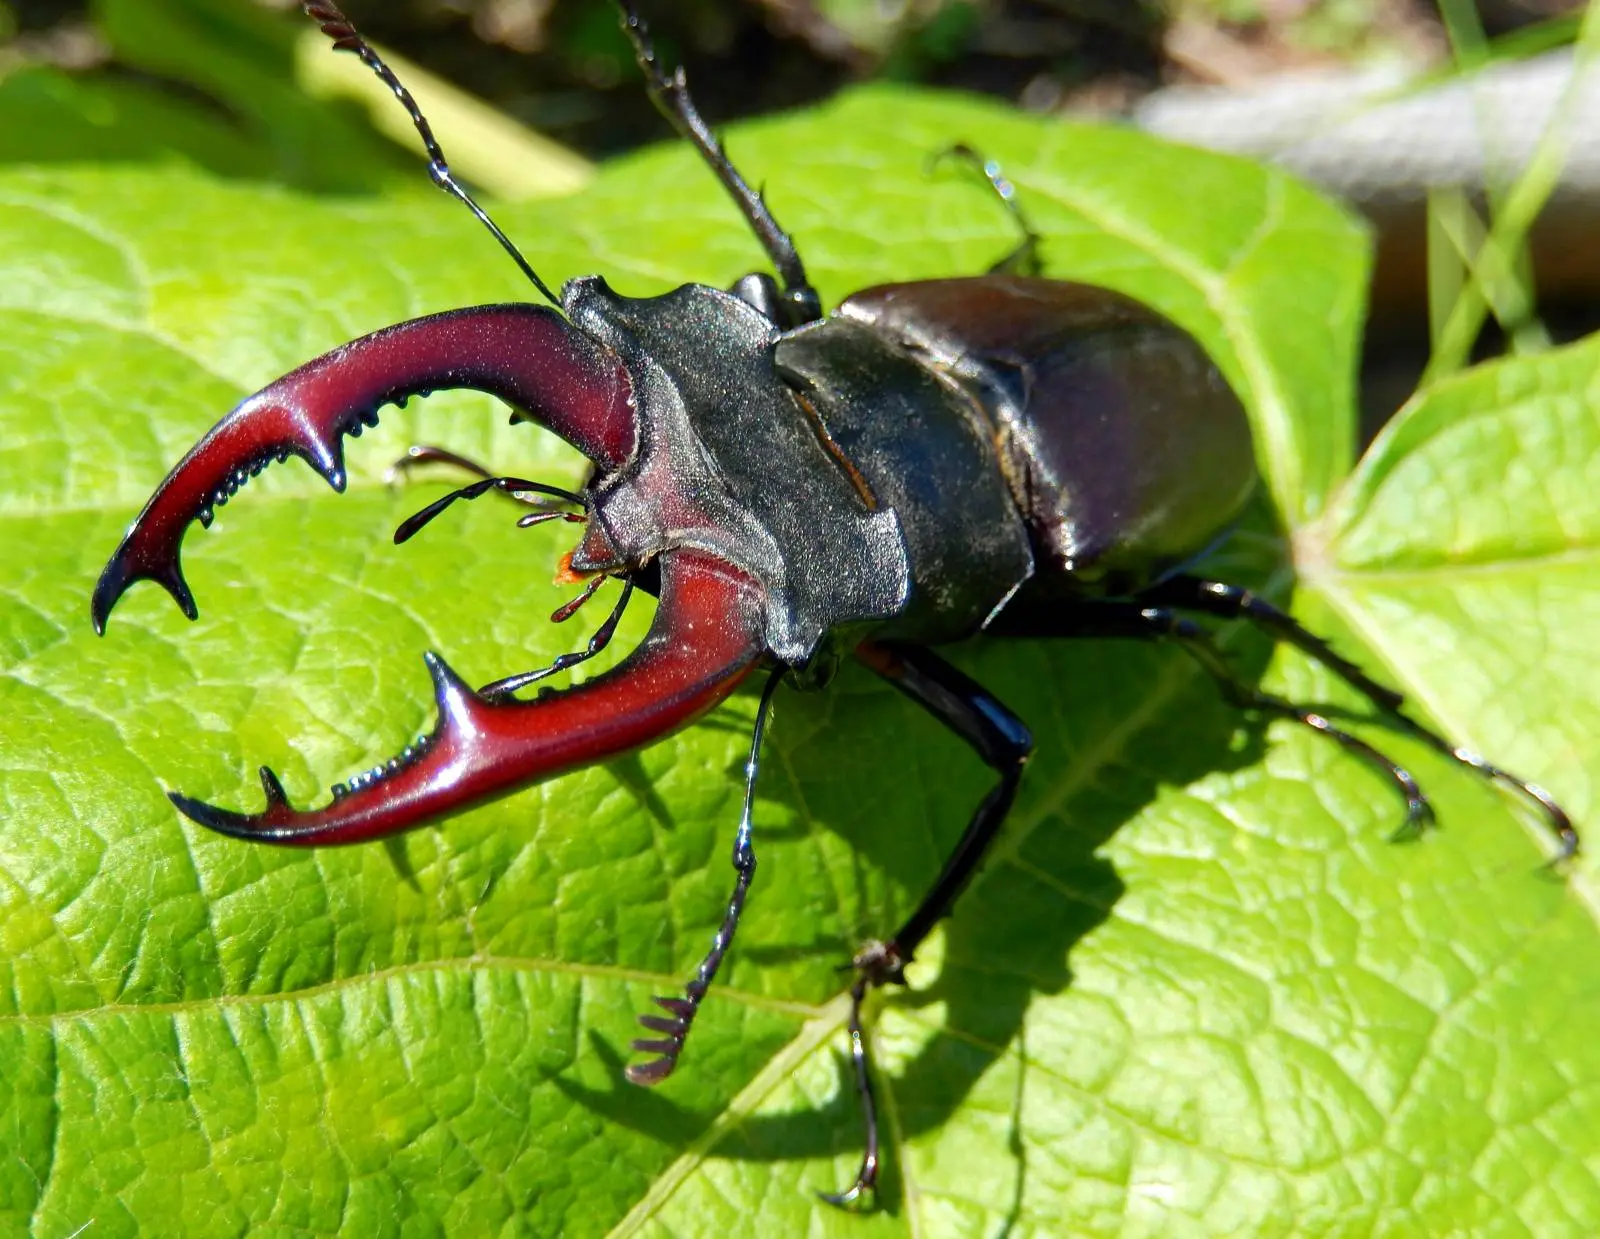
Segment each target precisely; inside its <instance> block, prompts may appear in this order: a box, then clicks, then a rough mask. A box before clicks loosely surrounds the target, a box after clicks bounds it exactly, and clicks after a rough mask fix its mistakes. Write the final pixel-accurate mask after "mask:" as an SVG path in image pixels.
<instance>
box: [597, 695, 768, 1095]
mask: <svg viewBox="0 0 1600 1239" xmlns="http://www.w3.org/2000/svg"><path fill="white" fill-rule="evenodd" d="M787 670H788V668H787V667H784V666H781V665H780V666H778V667H777V668H775V669H774V670H773V672H772V674H771V675H769V676H768V677H767V686H766V688H765V689H763V690H762V692H761V704H760V705H758V706H757V707H756V722H755V726H754V727H753V728H752V729H751V733H750V759H749V761H747V762H746V763H745V768H744V812H743V814H742V815H741V816H740V818H739V830H738V833H737V834H736V835H735V836H734V840H733V868H734V873H735V875H736V876H735V878H734V884H733V894H732V895H730V896H729V897H728V910H727V912H725V913H724V914H723V917H722V924H721V925H719V926H717V932H716V934H715V935H714V936H713V937H712V939H711V949H710V950H709V951H707V952H706V954H705V958H704V959H702V960H701V961H700V967H699V968H697V969H696V970H695V974H694V977H693V978H692V979H691V980H690V981H689V983H688V984H687V985H685V986H684V987H683V996H682V997H664V996H662V995H660V994H657V995H656V996H655V998H654V999H653V1001H654V1002H655V1004H656V1006H658V1007H660V1008H661V1009H662V1010H663V1011H665V1012H667V1013H668V1016H670V1017H671V1018H667V1016H660V1015H641V1016H640V1017H639V1023H640V1024H642V1025H643V1026H644V1027H645V1028H647V1029H649V1030H650V1031H651V1032H653V1033H657V1034H659V1036H657V1037H639V1038H637V1039H635V1041H634V1042H633V1048H634V1049H635V1050H637V1051H638V1052H639V1053H641V1054H654V1055H655V1056H656V1057H654V1058H652V1059H650V1060H649V1061H648V1062H643V1063H634V1064H633V1065H631V1066H630V1067H629V1068H628V1069H627V1076H628V1079H630V1080H632V1081H633V1082H634V1083H635V1084H660V1083H661V1081H663V1080H665V1079H666V1078H667V1077H668V1076H669V1075H671V1074H672V1070H673V1068H674V1067H676V1066H677V1065H678V1058H679V1056H680V1055H682V1053H683V1044H684V1042H685V1041H686V1040H687V1039H688V1036H689V1029H690V1027H691V1026H692V1025H693V1024H694V1017H695V1016H696V1015H698V1014H699V1012H700V1004H701V1003H702V1002H703V1001H705V996H706V992H707V991H708V990H709V989H710V988H711V982H712V981H713V980H714V979H715V978H716V975H717V969H718V968H720V967H721V966H722V960H723V957H724V956H725V955H727V953H728V948H729V947H730V946H731V945H733V935H734V932H735V931H736V930H737V929H738V928H739V916H740V914H741V913H742V912H743V911H744V900H745V896H746V895H747V894H748V893H749V891H750V881H751V879H752V878H754V877H755V874H756V852H755V844H754V839H753V837H752V835H753V831H752V826H751V820H750V816H751V813H752V811H753V810H754V808H755V800H756V775H757V774H758V773H759V772H760V769H761V739H762V737H763V736H764V735H765V734H766V729H767V713H768V711H769V710H770V709H771V708H772V695H773V693H775V692H776V691H777V688H778V685H779V683H781V682H782V680H783V676H784V673H785V672H786V671H787Z"/></svg>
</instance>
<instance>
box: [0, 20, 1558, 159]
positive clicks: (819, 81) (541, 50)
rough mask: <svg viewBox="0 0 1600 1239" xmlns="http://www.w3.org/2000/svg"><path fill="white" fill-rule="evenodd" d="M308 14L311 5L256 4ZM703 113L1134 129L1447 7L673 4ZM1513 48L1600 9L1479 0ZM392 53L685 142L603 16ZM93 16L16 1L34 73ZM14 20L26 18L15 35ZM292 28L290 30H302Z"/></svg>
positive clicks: (576, 124) (420, 25)
mask: <svg viewBox="0 0 1600 1239" xmlns="http://www.w3.org/2000/svg"><path fill="white" fill-rule="evenodd" d="M238 2H239V4H241V5H249V4H252V3H259V4H262V5H263V7H267V8H276V9H284V10H289V9H293V8H295V7H297V6H296V5H295V4H294V3H293V0H238ZM640 7H641V8H642V10H643V11H644V13H645V16H646V17H647V19H648V20H649V21H650V22H651V25H652V27H653V29H654V30H655V32H656V36H657V41H658V43H659V45H660V47H661V50H662V51H663V53H664V54H665V56H666V57H667V58H668V59H669V60H681V61H682V62H683V63H684V64H685V65H686V67H687V68H688V71H689V73H690V78H691V81H692V82H693V85H694V90H695V95H696V98H697V99H698V101H699V103H700V106H701V110H702V111H703V112H704V113H705V114H706V115H707V116H709V117H713V118H715V119H716V120H718V121H722V122H726V121H729V120H733V119H736V118H738V117H742V116H749V115H753V114H760V113H766V112H772V111H776V110H780V109H784V108H791V107H795V106H799V105H801V104H805V103H809V102H812V101H815V100H817V99H820V98H822V97H824V96H826V95H828V94H830V93H831V92H833V91H835V90H837V89H838V88H839V87H840V86H842V85H844V84H846V83H848V82H851V81H856V80H861V79H864V78H891V79H895V80H903V81H915V82H921V83H926V84H930V85H938V86H945V87H954V88H959V89H964V90H973V91H979V92H982V93H985V94H991V95H997V96H1000V97H1003V98H1006V99H1009V100H1011V101H1013V102H1016V103H1019V104H1020V105H1022V106H1023V107H1027V108H1030V109H1032V110H1036V111H1048V110H1053V109H1059V108H1072V109H1074V110H1079V111H1093V112H1111V113H1115V112H1117V111H1119V110H1121V109H1122V108H1123V107H1125V106H1126V105H1127V104H1128V103H1129V102H1131V101H1132V100H1133V99H1136V98H1137V97H1139V96H1140V95H1141V94H1143V93H1145V92H1148V91H1150V90H1153V89H1156V88H1158V87H1159V86H1161V85H1163V84H1165V83H1168V82H1172V81H1212V82H1222V83H1242V82H1245V81H1248V80H1250V79H1252V78H1256V77H1260V76H1264V75H1267V74H1270V73H1272V72H1275V71H1278V70H1281V69H1283V68H1287V67H1294V66H1299V65H1306V64H1318V63H1329V62H1334V63H1339V62H1353V61H1358V60H1362V59H1366V58H1370V57H1372V56H1377V55H1383V56H1390V57H1393V56H1401V57H1404V58H1406V59H1409V60H1412V61H1415V62H1417V63H1423V64H1426V63H1436V62H1438V61H1440V60H1441V59H1443V58H1444V57H1445V56H1446V54H1447V42H1446V39H1445V35H1444V31H1443V29H1442V26H1441V24H1440V21H1439V17H1438V13H1437V11H1436V9H1435V7H1434V5H1433V3H1432V2H1431V0H1169V2H1167V3H1162V2H1160V0H672V3H666V2H664V0H662V2H657V3H649V2H648V0H645V2H643V3H641V6H640ZM1476 7H1477V9H1478V12H1479V14H1480V17H1481V19H1482V22H1483V24H1484V27H1485V29H1486V30H1487V32H1488V33H1489V34H1490V35H1491V36H1494V35H1499V34H1503V33H1506V32H1508V31H1511V30H1514V29H1517V28H1518V27H1521V26H1525V25H1527V24H1529V23H1532V22H1537V21H1542V20H1545V19H1548V18H1550V17H1553V16H1557V15H1559V14H1562V13H1571V12H1574V11H1576V10H1578V9H1581V7H1582V4H1581V0H1479V2H1478V4H1477V6H1476ZM344 8H345V9H346V11H347V13H348V14H349V16H350V17H351V18H352V19H353V20H354V21H355V22H356V23H357V25H358V26H360V27H361V28H362V30H363V31H364V32H365V33H366V34H367V35H368V36H369V37H370V38H372V39H373V40H374V41H375V42H377V43H380V44H383V45H386V46H388V47H391V48H393V49H395V50H397V51H399V52H401V53H402V54H403V55H405V56H407V57H409V58H411V59H412V60H415V61H416V62H417V63H419V64H421V65H423V66H425V67H426V68H428V69H429V70H431V71H432V72H434V73H437V74H439V75H440V76H442V77H445V78H447V79H449V80H450V81H453V82H455V83H457V84H458V85H460V86H462V87H464V88H466V89H468V90H470V91H472V92H473V93H475V94H477V95H480V96H481V97H483V98H485V99H487V100H489V101H490V102H492V103H494V104H495V105H496V106H497V107H499V108H501V109H502V110H504V111H506V112H508V113H509V114H511V115H513V116H515V117H517V118H518V119H519V120H522V121H523V122H524V123H526V124H528V125H530V126H532V127H533V128H535V129H538V130H539V131H540V132H542V133H544V134H546V135H548V136H550V137H552V138H554V139H556V140H557V141H559V142H562V143H564V144H567V145H569V146H571V147H573V148H574V149H576V150H578V151H581V152H582V153H584V154H586V155H589V156H591V157H599V156H604V155H607V154H611V153H615V152H617V151H620V150H626V149H629V148H631V147H634V146H637V145H640V144H641V143H644V142H647V141H651V140H654V139H658V138H661V137H664V136H666V134H667V130H666V127H665V124H664V123H663V122H662V121H661V120H660V119H659V118H658V117H657V116H656V115H655V114H654V112H653V111H652V110H651V108H650V106H649V103H648V101H647V100H646V99H645V98H644V97H643V95H642V92H640V90H639V89H638V86H637V81H638V79H637V73H636V70H635V69H634V67H633V64H632V61H631V58H630V56H629V54H628V50H627V46H626V44H625V43H624V41H623V39H622V36H621V34H620V32H619V31H618V29H617V23H616V17H615V14H614V12H613V10H612V7H611V5H610V4H609V3H604V2H602V0H345V3H344ZM95 10H96V6H95V5H93V4H90V3H88V0H11V2H10V3H9V4H7V3H4V2H3V0H0V34H3V33H5V32H6V27H7V26H9V27H10V36H11V37H10V40H9V42H10V46H11V47H12V48H13V49H14V50H16V51H18V52H20V53H21V54H22V55H23V56H24V57H25V58H27V59H28V60H30V61H34V62H40V61H42V62H45V63H51V64H55V65H57V66H60V67H65V68H70V69H73V70H76V71H90V70H96V71H101V72H106V71H110V72H116V71H118V69H119V68H124V69H125V70H126V71H128V72H134V71H135V70H134V69H133V68H132V67H131V66H119V65H118V63H117V60H116V57H115V55H114V53H113V51H112V49H111V45H110V43H109V42H107V41H106V40H105V39H103V38H101V37H100V36H99V34H98V31H97V26H96V20H95V18H96V12H95ZM8 12H9V16H10V20H9V22H7V21H5V15H6V14H7V13H8ZM285 20H287V18H286V19H285Z"/></svg>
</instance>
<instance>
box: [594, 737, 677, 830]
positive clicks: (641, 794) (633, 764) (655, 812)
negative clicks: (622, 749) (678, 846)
mask: <svg viewBox="0 0 1600 1239" xmlns="http://www.w3.org/2000/svg"><path fill="white" fill-rule="evenodd" d="M606 770H607V771H608V772H609V773H610V774H611V777H612V778H614V779H616V781H617V782H618V783H620V784H621V785H622V787H623V789H624V790H625V791H626V792H627V793H628V794H629V795H630V796H632V797H633V799H634V801H635V803H637V804H638V806H639V807H640V808H641V809H643V810H644V812H645V813H646V815H647V816H648V817H649V818H650V820H651V821H652V822H654V823H655V824H656V825H657V826H659V827H661V829H662V830H673V829H675V827H676V823H675V822H674V821H673V820H672V811H671V810H670V809H668V808H667V802H666V801H665V800H664V799H662V797H661V793H660V792H658V791H657V790H656V787H655V784H654V783H652V782H651V780H650V776H649V775H648V774H647V773H646V772H645V768H644V763H643V762H642V761H640V759H639V754H637V753H627V754H624V755H623V756H621V757H616V758H613V759H612V760H611V761H608V762H606Z"/></svg>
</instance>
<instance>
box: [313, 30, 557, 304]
mask: <svg viewBox="0 0 1600 1239" xmlns="http://www.w3.org/2000/svg"><path fill="white" fill-rule="evenodd" d="M301 7H302V8H304V9H305V11H306V16H307V17H309V18H311V20H312V21H314V22H316V23H317V24H318V25H319V26H321V27H322V33H323V34H325V35H327V36H328V37H329V38H330V39H332V40H333V46H334V50H335V51H340V52H354V53H355V54H356V55H357V56H359V57H360V58H361V63H362V64H364V65H366V66H367V68H369V69H371V70H372V71H373V73H375V74H376V75H377V77H378V80H379V81H381V82H382V83H383V84H384V85H385V86H387V87H388V88H389V89H390V90H391V91H393V92H394V97H395V98H396V99H398V100H399V101H400V106H401V107H403V108H405V110H406V114H407V115H408V116H410V117H411V123H412V124H413V125H415V126H416V129H417V133H418V135H419V136H420V137H421V138H422V145H423V147H424V148H425V149H426V150H427V152H428V175H429V176H431V177H433V183H434V184H435V185H437V186H438V187H439V188H440V189H442V190H444V191H445V193H447V194H449V195H450V196H451V197H452V198H455V199H456V200H457V201H458V202H460V203H461V204H462V205H463V206H465V207H466V208H467V210H469V211H471V212H472V213H473V214H474V215H475V216H477V217H478V222H479V223H480V224H482V225H483V226H484V227H485V228H487V229H488V230H489V231H490V233H492V234H493V236H494V239H495V240H496V241H498V242H500V246H501V248H502V249H504V250H505V252H506V253H508V254H510V255H511V259H512V261H513V262H515V263H516V264H517V266H519V267H521V268H522V274H523V275H525V276H527V277H528V279H530V280H532V281H533V286H534V287H535V288H537V289H538V290H539V291H540V292H541V293H543V294H544V298H545V300H546V301H548V302H549V303H550V304H551V305H553V306H555V307H556V309H558V310H559V309H561V298H559V297H557V296H556V295H555V294H554V293H553V292H551V291H550V289H549V287H548V286H547V285H546V284H545V282H544V281H543V280H541V279H540V278H539V273H538V272H537V271H535V270H534V269H533V268H532V267H531V266H529V265H528V260H527V259H526V258H524V257H523V256H522V251H521V250H519V249H518V248H517V247H516V246H515V245H513V244H512V243H511V238H510V237H508V236H506V234H505V233H503V232H501V231H500V226H499V225H498V224H496V223H495V222H494V220H492V219H490V218H489V213H488V212H487V211H485V210H484V209H483V208H482V207H481V206H479V205H478V204H477V202H476V201H475V200H474V199H473V197H472V195H471V194H469V193H468V192H467V191H466V190H465V189H463V188H462V187H461V183H460V182H459V181H457V180H456V178H455V174H454V173H452V172H451V171H450V164H449V161H448V160H446V159H445V157H444V148H443V147H441V146H440V145H439V141H438V139H437V138H435V137H434V136H433V126H432V125H430V124H428V118H427V117H426V116H424V115H423V114H422V109H421V108H420V107H418V106H417V101H416V100H415V99H413V98H412V97H411V92H410V91H409V90H407V89H406V88H405V86H404V85H403V84H402V83H401V81H400V79H399V78H398V77H396V76H395V73H394V70H393V69H391V68H390V67H389V66H388V65H386V64H385V63H384V61H383V57H382V56H380V55H378V53H377V52H375V51H373V50H372V45H371V44H370V43H368V42H367V41H366V40H365V39H364V38H362V37H361V32H360V31H358V30H357V29H356V28H355V25H354V24H353V23H352V22H351V20H350V19H349V18H348V17H346V16H345V15H344V13H343V12H341V11H340V9H339V6H338V5H336V4H332V3H329V2H328V0H304V3H303V4H302V5H301Z"/></svg>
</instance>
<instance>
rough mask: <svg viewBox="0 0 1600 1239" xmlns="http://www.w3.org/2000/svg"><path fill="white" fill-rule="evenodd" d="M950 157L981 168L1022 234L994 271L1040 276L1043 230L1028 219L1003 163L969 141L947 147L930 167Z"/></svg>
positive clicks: (994, 267) (982, 174)
mask: <svg viewBox="0 0 1600 1239" xmlns="http://www.w3.org/2000/svg"><path fill="white" fill-rule="evenodd" d="M946 159H958V160H960V161H961V162H962V163H964V164H967V165H968V166H969V167H971V168H973V169H974V170H976V171H977V173H978V175H980V176H981V177H983V179H984V180H986V181H988V182H989V188H991V189H993V190H994V192H995V196H996V197H998V198H999V199H1000V202H1001V204H1002V205H1003V206H1004V207H1005V209H1006V210H1007V212H1009V213H1010V215H1011V220H1012V222H1013V223H1014V224H1016V226H1017V230H1018V231H1019V232H1021V233H1022V241H1021V242H1020V243H1019V244H1018V245H1017V248H1016V249H1014V250H1012V251H1011V252H1010V253H1009V254H1007V255H1006V256H1005V257H1004V258H1002V259H1001V260H1000V261H999V262H997V263H995V264H994V266H992V267H990V268H989V272H990V274H991V275H992V274H994V273H996V272H1008V273H1009V272H1016V271H1021V272H1023V273H1024V274H1026V275H1038V274H1039V273H1040V272H1041V271H1042V270H1043V267H1042V266H1041V265H1040V262H1039V241H1040V237H1039V233H1038V232H1037V231H1036V230H1035V228H1034V226H1033V223H1032V221H1031V220H1029V219H1028V216H1027V213H1026V212H1024V211H1023V209H1022V203H1021V201H1020V200H1019V199H1018V197H1017V187H1016V186H1015V185H1013V184H1012V183H1011V181H1010V180H1009V179H1008V178H1007V176H1006V174H1005V173H1004V172H1003V171H1002V170H1001V168H1000V165H999V163H998V162H996V161H995V160H993V159H985V158H984V157H983V156H982V155H980V154H979V153H978V152H977V151H975V150H973V148H972V147H970V146H968V145H967V144H966V143H965V142H957V143H956V144H955V145H954V146H947V147H946V148H945V149H944V150H942V151H940V152H939V153H938V154H936V155H935V156H934V157H933V158H932V159H931V160H930V161H929V165H930V167H933V166H937V165H938V164H939V163H940V162H942V161H943V160H946Z"/></svg>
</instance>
